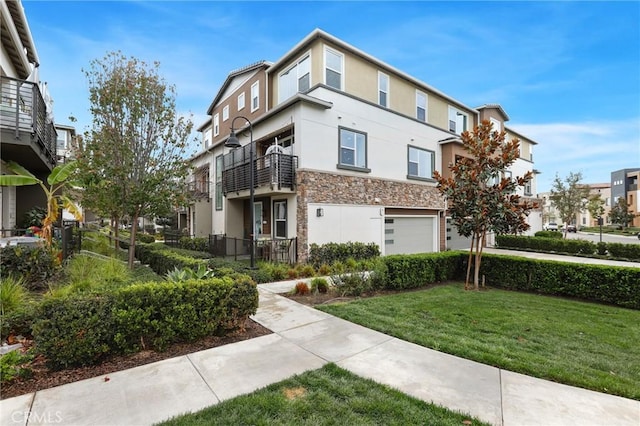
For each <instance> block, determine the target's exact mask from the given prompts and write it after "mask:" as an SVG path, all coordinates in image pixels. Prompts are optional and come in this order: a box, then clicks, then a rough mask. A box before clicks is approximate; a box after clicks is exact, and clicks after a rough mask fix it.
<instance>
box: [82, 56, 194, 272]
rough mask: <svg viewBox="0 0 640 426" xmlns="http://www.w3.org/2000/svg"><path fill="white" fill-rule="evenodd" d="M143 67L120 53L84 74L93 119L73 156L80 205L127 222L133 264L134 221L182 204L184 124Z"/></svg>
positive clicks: (154, 69) (161, 85)
mask: <svg viewBox="0 0 640 426" xmlns="http://www.w3.org/2000/svg"><path fill="white" fill-rule="evenodd" d="M158 70H159V63H157V62H155V63H154V64H153V65H151V66H150V65H148V64H146V63H145V62H143V61H140V60H138V59H135V58H133V57H131V58H126V57H125V56H124V55H122V53H120V52H111V53H109V54H107V55H106V56H105V57H104V59H102V60H94V61H92V62H91V67H90V69H89V70H85V74H86V77H87V79H88V81H89V100H90V103H91V113H92V115H93V126H92V129H91V131H89V132H87V133H86V134H85V137H84V138H83V139H84V140H83V141H82V144H81V145H80V147H79V149H78V152H77V153H76V158H77V159H78V163H79V164H80V174H79V175H80V176H82V178H83V179H84V181H85V192H84V194H83V200H82V203H83V205H84V206H86V207H88V208H90V209H92V210H93V211H97V212H100V213H101V214H103V215H105V216H108V217H110V218H111V219H112V224H113V226H114V227H115V229H116V232H117V228H118V224H119V221H120V220H121V219H122V218H123V217H125V216H128V217H129V219H130V220H131V224H132V226H131V238H130V244H129V265H130V266H131V267H133V261H134V250H135V239H136V232H137V229H138V218H140V217H142V216H148V217H154V216H156V215H160V214H165V213H166V212H167V211H171V210H172V209H173V208H174V207H175V206H178V205H183V204H184V203H186V201H187V200H186V194H187V191H186V190H185V188H184V187H183V182H185V181H186V176H187V175H188V173H189V164H188V162H187V161H186V160H185V157H186V147H187V142H188V138H189V134H190V132H191V129H192V127H193V124H192V122H191V120H189V119H185V118H184V117H179V116H178V114H177V112H176V103H175V98H176V91H175V87H174V86H170V85H168V84H167V83H166V82H165V80H164V79H163V78H161V77H160V76H159V74H158Z"/></svg>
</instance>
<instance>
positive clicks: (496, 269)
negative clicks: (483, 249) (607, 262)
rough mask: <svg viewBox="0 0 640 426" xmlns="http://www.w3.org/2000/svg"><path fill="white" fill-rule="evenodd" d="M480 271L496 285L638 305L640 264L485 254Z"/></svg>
mask: <svg viewBox="0 0 640 426" xmlns="http://www.w3.org/2000/svg"><path fill="white" fill-rule="evenodd" d="M480 273H481V274H482V275H484V277H485V278H486V283H487V285H491V286H495V287H502V288H506V289H510V290H521V291H531V292H536V293H544V294H552V295H557V296H569V297H577V298H581V299H588V300H593V301H596V302H603V303H611V304H615V305H618V306H623V307H627V308H633V309H640V285H638V283H640V268H627V267H618V266H603V265H589V264H579V263H568V262H556V261H550V260H535V259H528V258H523V257H516V256H503V255H492V254H485V255H483V257H482V267H481V271H480Z"/></svg>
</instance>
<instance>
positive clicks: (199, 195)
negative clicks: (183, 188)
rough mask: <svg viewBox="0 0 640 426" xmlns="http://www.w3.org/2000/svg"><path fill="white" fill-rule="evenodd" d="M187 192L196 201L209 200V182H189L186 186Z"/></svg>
mask: <svg viewBox="0 0 640 426" xmlns="http://www.w3.org/2000/svg"><path fill="white" fill-rule="evenodd" d="M187 190H188V191H189V193H190V194H191V196H193V197H194V198H195V199H197V200H201V199H203V198H211V197H210V190H211V182H209V181H204V180H195V181H192V182H189V183H188V184H187Z"/></svg>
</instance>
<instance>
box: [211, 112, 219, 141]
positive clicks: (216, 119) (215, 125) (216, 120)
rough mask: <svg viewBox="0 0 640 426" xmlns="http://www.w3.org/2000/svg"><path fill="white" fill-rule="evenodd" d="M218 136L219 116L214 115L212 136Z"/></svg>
mask: <svg viewBox="0 0 640 426" xmlns="http://www.w3.org/2000/svg"><path fill="white" fill-rule="evenodd" d="M219 134H220V115H219V114H216V115H214V116H213V136H218V135H219Z"/></svg>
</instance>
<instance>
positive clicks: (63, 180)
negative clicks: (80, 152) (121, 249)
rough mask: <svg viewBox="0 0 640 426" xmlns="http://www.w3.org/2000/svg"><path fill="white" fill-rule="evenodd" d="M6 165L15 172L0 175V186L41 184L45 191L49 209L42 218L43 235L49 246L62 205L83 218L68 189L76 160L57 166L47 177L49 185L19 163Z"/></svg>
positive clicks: (11, 162) (78, 217)
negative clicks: (68, 193)
mask: <svg viewBox="0 0 640 426" xmlns="http://www.w3.org/2000/svg"><path fill="white" fill-rule="evenodd" d="M6 167H7V169H8V170H9V171H11V172H13V173H14V174H12V175H2V176H0V186H24V185H40V187H41V188H42V190H43V191H44V193H45V196H46V197H47V211H46V214H45V216H44V218H43V219H42V237H43V238H44V240H45V241H46V243H47V246H49V247H51V245H52V242H53V224H54V223H55V222H56V221H57V220H58V217H59V215H60V207H61V206H62V207H64V208H65V209H67V210H68V211H69V212H70V213H71V214H73V215H74V217H75V218H76V220H81V219H82V213H81V212H80V209H79V208H78V206H76V204H75V203H74V202H73V201H72V200H71V198H69V196H68V195H67V191H70V190H71V187H72V183H71V181H70V180H69V177H70V176H71V174H72V173H73V171H74V169H75V167H76V163H75V162H73V161H71V162H69V163H65V164H61V165H58V166H56V167H55V168H54V169H53V170H52V171H51V174H50V175H49V176H48V177H47V184H48V186H47V185H45V183H44V182H43V181H41V180H40V179H38V178H37V177H35V176H34V175H33V174H32V173H31V172H29V171H28V170H27V169H25V168H24V167H22V166H21V165H20V164H18V163H15V162H13V161H9V162H8V163H7V165H6Z"/></svg>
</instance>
